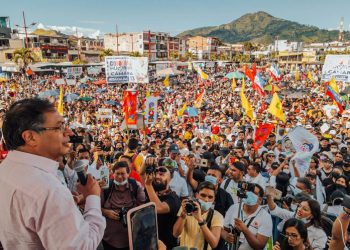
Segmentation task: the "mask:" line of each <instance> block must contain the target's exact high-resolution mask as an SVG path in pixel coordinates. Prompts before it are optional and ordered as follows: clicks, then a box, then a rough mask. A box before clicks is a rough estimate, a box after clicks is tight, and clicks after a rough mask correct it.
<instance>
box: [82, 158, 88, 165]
mask: <svg viewBox="0 0 350 250" xmlns="http://www.w3.org/2000/svg"><path fill="white" fill-rule="evenodd" d="M81 161H82V162H83V164H84V166H89V163H90V161H89V160H87V159H83V160H81Z"/></svg>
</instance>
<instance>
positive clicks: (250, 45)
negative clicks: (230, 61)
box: [243, 42, 255, 54]
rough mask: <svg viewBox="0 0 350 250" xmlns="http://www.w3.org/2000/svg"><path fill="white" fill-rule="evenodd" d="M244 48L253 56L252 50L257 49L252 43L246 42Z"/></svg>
mask: <svg viewBox="0 0 350 250" xmlns="http://www.w3.org/2000/svg"><path fill="white" fill-rule="evenodd" d="M243 46H244V50H245V51H249V54H251V53H252V50H254V49H255V46H254V45H253V44H252V43H251V42H244V43H243Z"/></svg>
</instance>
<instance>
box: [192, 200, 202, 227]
mask: <svg viewBox="0 0 350 250" xmlns="http://www.w3.org/2000/svg"><path fill="white" fill-rule="evenodd" d="M193 203H194V205H195V206H196V208H197V210H196V211H195V212H193V213H192V215H193V217H194V218H195V219H196V220H197V221H198V222H203V221H204V219H203V217H202V210H201V206H200V205H199V203H198V202H196V201H193Z"/></svg>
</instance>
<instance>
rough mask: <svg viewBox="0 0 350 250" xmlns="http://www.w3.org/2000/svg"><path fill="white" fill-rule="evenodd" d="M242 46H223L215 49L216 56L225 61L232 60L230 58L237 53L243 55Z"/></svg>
mask: <svg viewBox="0 0 350 250" xmlns="http://www.w3.org/2000/svg"><path fill="white" fill-rule="evenodd" d="M243 51H244V45H243V44H228V43H226V44H224V45H221V46H218V47H217V54H218V55H219V56H221V57H225V58H227V59H232V57H233V56H234V55H236V54H238V53H243Z"/></svg>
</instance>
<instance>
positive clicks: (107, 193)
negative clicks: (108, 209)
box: [103, 178, 139, 203]
mask: <svg viewBox="0 0 350 250" xmlns="http://www.w3.org/2000/svg"><path fill="white" fill-rule="evenodd" d="M128 182H129V185H130V186H131V194H132V198H133V201H136V200H137V191H138V189H139V185H137V182H136V181H135V180H134V179H133V178H129V179H128ZM113 184H114V183H113V180H109V187H108V188H107V189H105V190H103V198H104V203H105V202H106V201H107V200H108V199H109V198H110V196H111V194H112V190H113V188H114V187H113Z"/></svg>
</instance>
